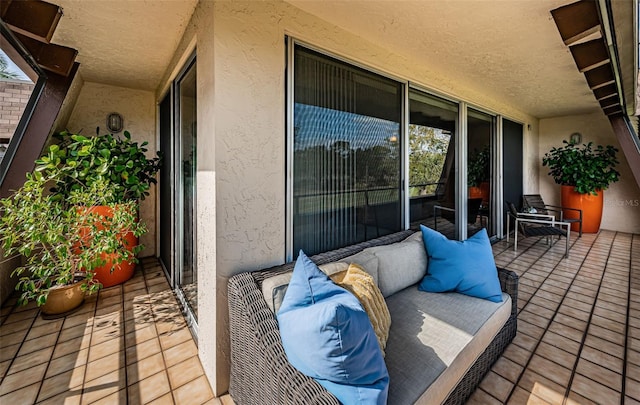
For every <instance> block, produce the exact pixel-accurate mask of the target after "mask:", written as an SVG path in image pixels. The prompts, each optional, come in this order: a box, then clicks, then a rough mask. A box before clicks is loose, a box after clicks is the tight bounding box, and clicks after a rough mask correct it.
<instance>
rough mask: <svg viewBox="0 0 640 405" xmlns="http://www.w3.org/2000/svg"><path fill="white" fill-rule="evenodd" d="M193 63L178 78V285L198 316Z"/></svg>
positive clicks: (195, 315) (194, 86)
mask: <svg viewBox="0 0 640 405" xmlns="http://www.w3.org/2000/svg"><path fill="white" fill-rule="evenodd" d="M195 66H196V65H195V63H194V64H193V65H192V66H191V67H190V68H189V70H188V71H187V72H186V73H185V75H184V76H183V77H182V79H181V80H180V81H179V82H178V97H179V111H180V115H179V131H180V169H179V170H180V172H181V173H180V176H181V183H182V237H181V238H180V239H181V241H182V266H181V272H180V278H179V283H180V288H181V289H182V291H183V293H184V296H185V299H186V301H187V304H188V305H189V308H190V310H191V311H192V313H193V315H194V317H195V318H196V320H197V319H198V302H197V298H198V297H197V296H198V294H197V293H198V290H197V288H198V277H197V276H198V272H197V268H196V251H195V240H196V235H195V230H196V227H195V220H196V218H195V209H196V208H195V196H196V117H197V115H196V68H195Z"/></svg>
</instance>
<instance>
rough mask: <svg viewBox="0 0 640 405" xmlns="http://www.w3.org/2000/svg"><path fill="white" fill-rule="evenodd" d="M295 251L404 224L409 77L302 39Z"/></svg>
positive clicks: (297, 67)
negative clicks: (354, 62)
mask: <svg viewBox="0 0 640 405" xmlns="http://www.w3.org/2000/svg"><path fill="white" fill-rule="evenodd" d="M293 65H294V75H293V78H294V80H293V100H294V109H293V127H294V128H293V142H292V150H293V159H292V165H293V166H292V168H293V170H292V173H293V179H292V194H293V202H292V203H293V207H292V214H293V254H294V256H297V253H298V251H299V250H300V249H303V250H304V251H305V252H306V253H307V254H314V253H318V252H322V251H326V250H330V249H334V248H337V247H341V246H346V245H349V244H352V243H356V242H360V241H364V240H367V239H371V238H375V237H377V236H382V235H385V234H389V233H392V232H396V231H399V230H401V229H403V226H404V222H403V216H402V203H401V201H402V192H401V191H402V185H401V167H402V165H401V156H402V153H401V150H402V149H401V145H402V142H401V141H402V139H401V137H402V130H401V128H402V94H403V93H402V91H403V87H402V84H400V83H398V82H396V81H393V80H390V79H388V78H385V77H383V76H380V75H377V74H374V73H371V72H368V71H365V70H363V69H359V68H357V67H354V66H351V65H348V64H346V63H344V62H341V61H339V60H336V59H333V58H330V57H328V56H325V55H322V54H319V53H317V52H314V51H312V50H309V49H306V48H303V47H300V46H296V47H295V50H294V63H293Z"/></svg>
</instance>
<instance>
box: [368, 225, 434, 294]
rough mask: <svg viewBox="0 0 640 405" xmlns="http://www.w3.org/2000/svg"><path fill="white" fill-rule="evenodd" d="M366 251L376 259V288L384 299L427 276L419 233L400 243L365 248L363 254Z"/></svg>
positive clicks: (423, 250) (425, 252) (425, 254)
mask: <svg viewBox="0 0 640 405" xmlns="http://www.w3.org/2000/svg"><path fill="white" fill-rule="evenodd" d="M367 251H368V252H371V253H373V254H374V255H375V256H376V257H377V258H378V286H379V287H380V291H381V292H382V295H383V296H385V297H388V296H390V295H392V294H394V293H396V292H398V291H400V290H403V289H405V288H407V287H409V286H410V285H413V284H416V283H418V282H419V281H421V280H422V278H423V277H424V276H425V274H427V251H426V250H425V248H424V243H423V242H422V233H421V232H416V233H414V234H413V235H411V236H409V237H408V238H407V239H405V240H403V241H402V242H398V243H394V244H391V245H385V246H376V247H372V248H367V249H365V250H364V251H363V252H367Z"/></svg>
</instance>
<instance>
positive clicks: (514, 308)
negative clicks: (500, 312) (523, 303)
mask: <svg viewBox="0 0 640 405" xmlns="http://www.w3.org/2000/svg"><path fill="white" fill-rule="evenodd" d="M498 279H499V280H500V288H502V291H504V292H506V293H507V294H509V295H510V296H511V316H512V317H515V316H516V315H517V314H518V275H517V274H516V273H515V272H513V271H511V270H507V269H503V268H501V267H498Z"/></svg>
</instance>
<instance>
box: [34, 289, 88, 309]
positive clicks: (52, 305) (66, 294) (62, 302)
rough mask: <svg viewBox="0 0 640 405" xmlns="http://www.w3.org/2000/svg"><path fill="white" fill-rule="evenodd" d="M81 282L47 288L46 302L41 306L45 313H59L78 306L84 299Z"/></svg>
mask: <svg viewBox="0 0 640 405" xmlns="http://www.w3.org/2000/svg"><path fill="white" fill-rule="evenodd" d="M81 285H82V282H77V283H75V284H71V285H61V286H54V287H52V288H51V289H50V290H49V296H48V297H47V302H45V304H44V305H43V306H42V309H41V311H42V313H43V314H45V315H60V314H64V313H66V312H69V311H71V310H73V309H76V308H78V307H79V306H80V305H82V302H83V301H84V291H82V289H81V288H80V286H81Z"/></svg>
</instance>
